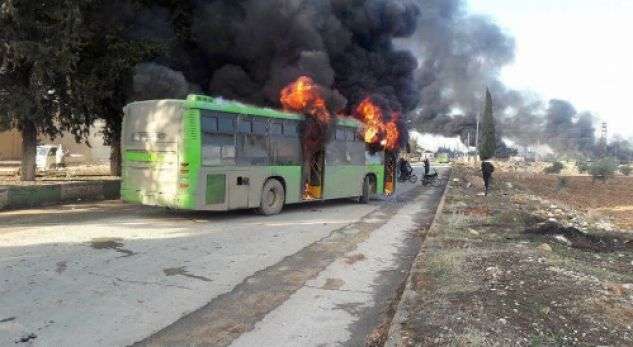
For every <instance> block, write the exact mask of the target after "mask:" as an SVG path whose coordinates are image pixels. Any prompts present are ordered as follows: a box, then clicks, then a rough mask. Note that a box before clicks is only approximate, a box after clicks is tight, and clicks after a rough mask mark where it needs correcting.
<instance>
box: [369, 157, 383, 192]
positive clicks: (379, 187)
mask: <svg viewBox="0 0 633 347" xmlns="http://www.w3.org/2000/svg"><path fill="white" fill-rule="evenodd" d="M366 170H367V173H373V174H374V175H376V194H378V195H382V194H384V193H385V167H384V165H382V164H380V165H367V166H366Z"/></svg>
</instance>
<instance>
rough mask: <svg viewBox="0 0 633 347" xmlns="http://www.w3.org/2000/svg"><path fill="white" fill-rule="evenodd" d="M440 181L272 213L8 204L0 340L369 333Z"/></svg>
mask: <svg viewBox="0 0 633 347" xmlns="http://www.w3.org/2000/svg"><path fill="white" fill-rule="evenodd" d="M416 170H419V168H416ZM441 172H442V173H443V174H446V173H447V170H445V169H443V170H441ZM418 173H419V172H418ZM442 190H443V189H442V188H425V187H421V186H420V184H419V183H418V184H417V185H412V184H403V185H400V186H399V189H398V193H397V194H396V196H394V197H391V198H388V199H385V200H376V201H373V202H372V203H371V204H369V205H361V204H358V203H354V202H351V201H346V200H342V201H334V202H326V203H311V204H306V205H297V206H290V207H287V208H286V209H285V210H284V212H283V213H282V214H280V215H278V216H272V217H263V216H258V215H255V214H253V213H252V212H251V211H238V212H231V213H191V212H174V211H168V210H164V209H158V208H148V207H141V206H130V205H124V204H121V203H119V202H104V203H97V204H79V205H66V206H61V207H51V208H45V209H38V210H34V209H32V210H23V211H12V212H3V213H0V345H1V346H5V345H6V346H15V345H16V343H17V344H18V345H27V346H28V345H37V346H68V345H73V346H126V345H132V344H137V345H156V346H158V345H169V346H179V345H209V346H228V345H233V346H254V345H257V346H297V345H301V346H323V345H326V346H328V345H340V344H342V345H358V344H364V341H365V339H366V338H367V336H375V337H376V338H380V336H381V332H383V331H384V327H385V323H388V322H389V320H390V315H389V312H390V308H392V305H393V302H394V300H397V298H398V295H399V293H400V291H401V289H402V284H403V281H404V279H405V278H406V276H407V273H408V270H409V267H410V264H411V261H412V260H413V258H414V257H415V255H416V253H417V251H418V249H419V244H420V240H421V237H420V235H421V234H420V230H423V229H424V228H425V227H426V226H427V225H428V223H430V221H431V219H432V217H433V214H434V212H435V207H436V205H437V202H438V201H439V199H440V196H441V191H442ZM387 328H388V327H387Z"/></svg>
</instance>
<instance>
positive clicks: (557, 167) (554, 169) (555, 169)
mask: <svg viewBox="0 0 633 347" xmlns="http://www.w3.org/2000/svg"><path fill="white" fill-rule="evenodd" d="M564 168H565V165H563V163H561V162H560V161H555V162H553V163H552V165H551V166H548V167H546V168H545V169H544V170H543V172H544V173H546V174H548V175H558V174H560V173H561V171H563V169H564Z"/></svg>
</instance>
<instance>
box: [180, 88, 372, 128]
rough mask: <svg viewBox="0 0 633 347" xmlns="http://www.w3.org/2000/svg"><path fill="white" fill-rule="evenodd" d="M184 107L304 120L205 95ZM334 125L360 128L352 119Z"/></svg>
mask: <svg viewBox="0 0 633 347" xmlns="http://www.w3.org/2000/svg"><path fill="white" fill-rule="evenodd" d="M185 107H187V108H194V109H202V110H213V111H223V112H229V113H239V114H248V115H252V116H260V117H267V118H279V119H290V120H302V119H304V116H303V115H300V114H297V113H290V112H284V111H279V110H274V109H271V108H264V107H258V106H253V105H247V104H243V103H241V102H237V101H233V100H227V99H223V98H213V97H209V96H205V95H189V96H188V97H187V100H185ZM336 123H337V124H338V125H341V126H346V127H354V128H358V127H360V123H359V122H358V121H357V120H356V119H353V118H349V117H346V118H342V117H337V121H336Z"/></svg>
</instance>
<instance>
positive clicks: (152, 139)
mask: <svg viewBox="0 0 633 347" xmlns="http://www.w3.org/2000/svg"><path fill="white" fill-rule="evenodd" d="M315 88H316V86H315V85H313V84H312V82H311V80H309V79H299V80H297V81H296V82H295V83H293V84H291V85H289V86H288V87H287V88H285V89H284V90H283V91H282V93H281V102H282V104H283V105H284V110H285V111H279V110H273V109H270V108H261V107H256V106H251V105H246V104H242V103H239V102H236V101H229V100H225V99H222V98H212V97H207V96H200V95H190V96H189V97H188V98H187V99H186V100H151V101H140V102H134V103H131V104H129V105H127V106H126V107H125V109H124V112H125V117H124V120H123V132H122V157H123V162H122V183H121V197H122V199H123V201H125V202H129V203H138V204H144V205H153V206H165V207H170V208H174V209H186V210H209V211H228V210H235V209H246V208H256V209H258V210H259V212H260V213H262V214H265V215H271V214H277V213H279V212H280V211H281V210H282V208H283V206H284V205H286V204H295V203H302V202H307V201H315V200H329V199H341V198H357V199H358V200H359V201H360V202H363V203H366V202H368V201H369V199H370V197H371V196H372V195H388V194H391V193H393V192H394V189H395V181H396V180H395V157H396V156H395V155H394V154H393V152H392V151H385V150H384V149H386V148H389V146H390V145H392V144H393V142H394V141H396V140H397V138H394V135H389V134H390V133H391V132H390V130H389V129H390V127H391V126H390V125H389V124H388V123H386V124H385V123H384V122H382V118H381V117H382V116H381V114H380V109H379V108H378V107H377V106H375V105H373V104H371V101H370V100H369V99H368V100H365V101H364V102H363V103H362V104H361V105H359V107H358V108H357V110H356V113H357V115H356V117H341V116H333V115H331V114H330V113H329V112H328V111H327V109H326V107H325V102H324V101H323V99H322V98H321V97H320V96H319V93H318V89H315ZM396 134H397V133H396ZM390 136H391V137H390Z"/></svg>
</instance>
